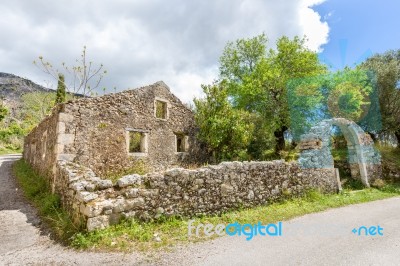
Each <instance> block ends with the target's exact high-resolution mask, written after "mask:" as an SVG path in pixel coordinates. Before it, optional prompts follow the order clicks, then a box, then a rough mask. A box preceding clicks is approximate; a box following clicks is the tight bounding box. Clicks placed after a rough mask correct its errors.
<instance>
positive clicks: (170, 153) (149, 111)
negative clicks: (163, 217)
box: [63, 82, 201, 176]
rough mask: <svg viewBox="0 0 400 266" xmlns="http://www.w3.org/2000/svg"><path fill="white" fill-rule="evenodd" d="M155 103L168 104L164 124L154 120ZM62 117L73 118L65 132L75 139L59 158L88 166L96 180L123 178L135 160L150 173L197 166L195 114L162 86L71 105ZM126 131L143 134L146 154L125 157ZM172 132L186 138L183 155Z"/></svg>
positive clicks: (198, 152)
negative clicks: (186, 149)
mask: <svg viewBox="0 0 400 266" xmlns="http://www.w3.org/2000/svg"><path fill="white" fill-rule="evenodd" d="M155 99H162V100H163V101H165V102H167V105H168V107H167V112H168V117H167V119H160V118H156V117H155ZM63 112H65V113H66V114H67V115H70V116H71V121H70V122H69V123H68V124H66V133H68V134H72V135H73V138H74V141H73V142H72V143H70V144H68V145H66V146H65V148H64V151H63V154H64V158H63V159H67V160H68V161H74V162H78V163H79V164H81V165H83V166H86V167H89V168H90V169H92V170H93V171H94V172H95V173H96V174H98V175H102V176H108V175H110V174H118V173H122V172H124V171H126V170H129V169H130V168H132V167H135V163H136V162H137V160H143V161H144V162H145V163H146V165H147V167H148V170H149V171H155V170H162V169H166V168H168V167H171V166H174V165H175V166H177V165H182V164H185V163H186V164H188V163H193V162H198V161H201V156H200V154H201V151H200V148H199V145H198V142H197V140H196V138H195V135H196V127H195V124H194V117H193V113H192V111H191V110H190V109H188V108H187V107H186V106H184V105H183V104H182V103H181V101H180V100H179V99H178V98H177V97H175V96H174V95H173V94H172V93H171V92H170V91H169V89H168V87H167V86H166V85H165V84H164V83H162V82H158V83H155V84H153V85H151V86H148V87H143V88H140V89H135V90H128V91H124V92H121V93H116V94H110V95H105V96H102V97H96V98H85V99H79V100H76V101H73V102H69V103H67V104H65V105H64V109H63ZM129 129H137V130H141V131H144V132H146V134H147V149H148V151H147V153H146V154H142V156H133V155H130V154H129V153H128V152H127V150H128V147H127V145H128V143H127V141H126V138H127V137H126V134H127V130H129ZM176 133H183V134H185V135H187V136H188V143H189V150H188V151H187V152H183V153H178V152H177V150H176V139H175V138H176V135H175V134H176Z"/></svg>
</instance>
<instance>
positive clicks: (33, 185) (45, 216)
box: [13, 159, 79, 244]
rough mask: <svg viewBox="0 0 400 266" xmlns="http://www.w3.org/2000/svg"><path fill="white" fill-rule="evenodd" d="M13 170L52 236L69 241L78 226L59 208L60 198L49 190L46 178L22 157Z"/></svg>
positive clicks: (65, 241)
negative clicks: (37, 172)
mask: <svg viewBox="0 0 400 266" xmlns="http://www.w3.org/2000/svg"><path fill="white" fill-rule="evenodd" d="M13 172H14V175H15V176H16V177H17V181H18V183H19V185H20V187H21V188H22V190H23V192H24V194H25V196H26V198H28V199H29V200H30V201H31V202H32V203H33V204H34V205H35V207H36V208H37V209H38V211H39V215H40V216H41V218H42V220H44V222H45V224H46V225H47V226H49V227H50V228H51V231H52V234H53V236H55V238H56V239H59V240H60V241H61V242H63V243H66V244H68V243H70V242H71V240H72V237H73V236H74V235H75V234H76V233H77V232H79V228H77V227H75V226H74V225H73V224H72V221H71V219H70V217H69V215H68V214H67V212H66V211H64V210H63V209H62V208H61V204H60V198H59V197H58V196H57V195H54V194H52V193H51V192H50V188H49V184H48V182H47V180H46V179H45V178H43V177H41V176H40V175H38V174H36V173H35V172H34V171H33V170H32V168H31V167H30V166H29V165H28V164H27V163H25V162H24V161H23V160H22V159H21V160H19V161H17V162H16V163H15V164H14V165H13Z"/></svg>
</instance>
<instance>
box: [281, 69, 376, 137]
mask: <svg viewBox="0 0 400 266" xmlns="http://www.w3.org/2000/svg"><path fill="white" fill-rule="evenodd" d="M368 74H369V73H368V72H366V71H363V70H360V69H350V68H345V69H344V70H341V71H337V72H335V73H330V74H327V75H320V76H313V77H308V78H300V79H294V80H291V81H290V82H289V83H288V101H289V105H290V120H291V125H290V128H291V132H292V133H293V136H294V138H295V139H296V140H298V139H299V137H300V136H301V135H302V134H304V133H305V132H307V131H308V130H309V129H310V127H311V126H312V125H315V124H316V123H318V122H319V121H321V120H322V119H327V118H332V117H342V118H346V119H349V120H352V121H354V122H356V123H358V124H359V125H361V126H362V127H363V128H364V130H370V131H371V130H376V129H378V128H380V125H381V124H380V119H379V116H378V115H379V112H377V111H376V110H374V108H373V105H377V104H378V103H377V101H376V97H374V95H373V93H374V92H375V91H374V88H373V81H372V80H371V78H370V76H369V75H368Z"/></svg>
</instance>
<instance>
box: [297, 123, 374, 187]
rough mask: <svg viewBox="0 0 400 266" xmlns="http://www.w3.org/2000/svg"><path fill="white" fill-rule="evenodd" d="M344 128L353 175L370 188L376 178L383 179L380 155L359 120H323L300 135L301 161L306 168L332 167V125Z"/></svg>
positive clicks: (342, 129)
mask: <svg viewBox="0 0 400 266" xmlns="http://www.w3.org/2000/svg"><path fill="white" fill-rule="evenodd" d="M332 125H336V126H338V127H339V128H340V130H341V131H342V133H343V135H344V137H345V139H346V141H347V148H348V156H349V158H348V160H349V166H350V171H351V176H352V177H354V178H357V179H360V180H361V181H362V183H363V184H364V185H365V186H367V187H369V185H370V183H372V182H373V180H374V179H376V178H381V176H382V168H381V162H380V159H381V157H380V154H379V152H378V151H377V150H376V149H375V148H374V146H373V141H372V139H371V137H370V136H369V135H368V134H366V133H365V132H364V131H363V130H362V129H361V127H360V126H358V125H357V124H356V123H354V122H352V121H349V120H346V119H344V118H333V119H327V120H323V121H321V122H320V123H318V124H317V125H315V126H314V127H312V128H311V129H310V131H309V132H308V133H307V134H304V135H302V136H301V141H300V144H299V148H300V151H301V152H300V157H299V163H300V165H301V166H302V167H303V168H333V167H334V162H333V157H332V155H331V127H332Z"/></svg>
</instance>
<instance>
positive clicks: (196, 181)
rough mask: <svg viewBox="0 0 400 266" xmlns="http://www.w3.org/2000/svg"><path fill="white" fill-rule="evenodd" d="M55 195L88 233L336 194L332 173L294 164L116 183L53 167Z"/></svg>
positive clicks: (67, 165)
mask: <svg viewBox="0 0 400 266" xmlns="http://www.w3.org/2000/svg"><path fill="white" fill-rule="evenodd" d="M58 176H60V178H59V179H58V180H57V185H56V187H57V191H59V193H60V194H61V195H63V197H62V200H63V203H64V206H66V208H67V209H68V210H69V211H70V213H71V215H72V216H73V217H74V220H75V221H76V222H84V223H85V225H86V227H87V229H88V230H89V231H91V230H95V229H100V228H105V227H107V226H108V225H110V224H114V223H117V222H118V221H119V220H120V219H121V218H122V217H128V218H137V219H142V220H150V219H157V218H159V217H160V216H162V215H166V216H171V215H177V216H188V217H189V216H195V215H201V214H220V213H222V212H224V211H227V210H231V209H237V208H239V207H252V206H257V205H261V204H267V203H269V202H272V201H276V200H279V199H282V198H285V197H293V196H298V195H300V194H302V193H304V191H305V190H307V189H310V188H317V189H320V190H322V191H325V192H334V191H337V190H338V184H337V179H336V176H335V169H334V168H332V169H301V168H300V167H299V165H298V164H297V163H286V162H283V161H272V162H224V163H221V164H219V165H210V166H207V167H202V168H199V169H196V170H187V169H183V168H174V169H170V170H168V171H166V172H159V173H150V174H147V175H144V176H140V175H128V176H124V177H122V178H121V179H119V180H118V181H117V183H116V185H113V184H112V182H111V181H110V180H102V179H100V178H99V177H97V176H96V175H95V174H94V172H93V171H91V170H90V169H88V168H86V167H82V166H79V165H77V164H74V163H71V162H65V161H59V163H58Z"/></svg>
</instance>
